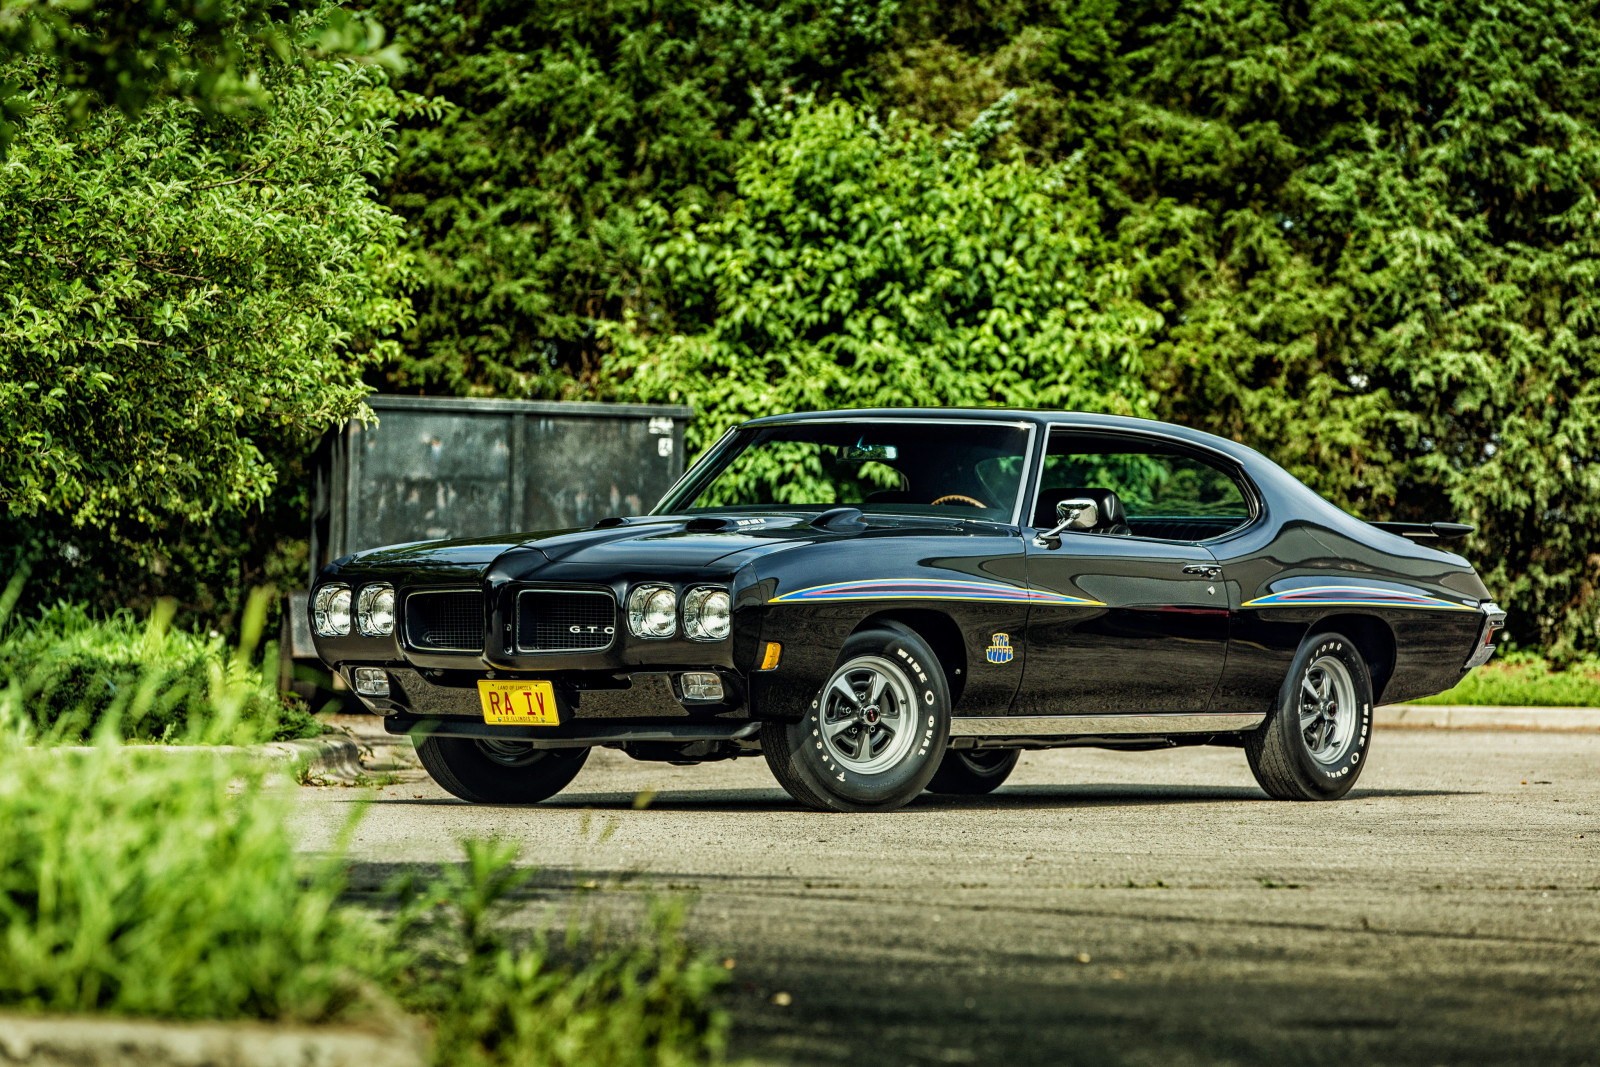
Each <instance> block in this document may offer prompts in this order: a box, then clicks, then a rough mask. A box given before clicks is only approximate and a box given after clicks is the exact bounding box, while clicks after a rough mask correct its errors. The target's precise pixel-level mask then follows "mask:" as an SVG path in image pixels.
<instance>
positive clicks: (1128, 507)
mask: <svg viewBox="0 0 1600 1067" xmlns="http://www.w3.org/2000/svg"><path fill="white" fill-rule="evenodd" d="M1073 496H1083V497H1088V498H1091V499H1096V500H1097V501H1098V502H1100V504H1101V508H1100V510H1101V511H1102V512H1104V513H1106V520H1108V521H1106V520H1103V521H1102V524H1101V527H1097V528H1096V531H1095V532H1098V533H1112V534H1124V535H1132V536H1136V537H1153V538H1159V539H1161V540H1166V541H1204V540H1207V539H1208V538H1212V537H1218V536H1220V535H1222V534H1225V533H1227V532H1228V531H1229V530H1232V529H1236V528H1237V527H1239V526H1242V525H1244V524H1245V523H1246V522H1248V521H1250V506H1249V504H1248V503H1247V501H1246V499H1245V495H1244V492H1243V491H1242V490H1241V489H1240V487H1239V485H1238V483H1237V482H1235V481H1234V479H1233V477H1232V476H1231V475H1229V474H1228V473H1227V472H1226V471H1224V470H1222V469H1221V468H1219V467H1215V466H1212V465H1211V464H1210V463H1207V462H1206V461H1205V460H1202V459H1199V458H1197V457H1195V456H1192V455H1189V454H1187V453H1183V452H1175V451H1165V450H1163V449H1162V447H1161V446H1159V445H1146V444H1144V443H1142V442H1140V443H1133V442H1129V441H1127V440H1125V439H1123V440H1116V439H1097V438H1092V437H1083V436H1079V435H1072V434H1056V435H1053V436H1052V437H1051V438H1050V445H1049V449H1048V451H1047V452H1046V453H1045V459H1044V470H1043V472H1042V476H1041V480H1040V483H1039V499H1038V501H1037V502H1036V505H1035V516H1034V518H1035V522H1034V525H1035V526H1048V525H1052V524H1053V523H1052V521H1051V519H1052V516H1053V514H1054V509H1055V505H1056V503H1057V502H1058V501H1060V500H1064V499H1068V498H1070V497H1073Z"/></svg>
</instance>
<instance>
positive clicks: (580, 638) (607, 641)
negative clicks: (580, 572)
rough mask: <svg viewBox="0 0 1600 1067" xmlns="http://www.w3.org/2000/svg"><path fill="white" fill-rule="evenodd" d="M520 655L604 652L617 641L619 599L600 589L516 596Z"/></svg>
mask: <svg viewBox="0 0 1600 1067" xmlns="http://www.w3.org/2000/svg"><path fill="white" fill-rule="evenodd" d="M516 633H517V651H518V652H519V653H520V652H604V651H605V650H606V649H608V648H610V647H611V646H612V645H613V644H614V643H615V642H616V639H617V598H616V597H615V596H614V595H613V594H612V593H610V592H608V591H605V590H600V589H522V590H519V591H518V592H517V630H516Z"/></svg>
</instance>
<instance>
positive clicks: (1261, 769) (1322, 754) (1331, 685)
mask: <svg viewBox="0 0 1600 1067" xmlns="http://www.w3.org/2000/svg"><path fill="white" fill-rule="evenodd" d="M1371 743H1372V677H1371V675H1370V674H1368V673H1367V663H1366V660H1364V659H1363V658H1362V656H1361V652H1360V651H1359V650H1358V649H1357V648H1356V645H1355V642H1354V641H1351V640H1350V639H1349V638H1348V637H1345V636H1344V635H1343V634H1335V633H1323V634H1313V635H1312V636H1310V637H1308V638H1306V639H1305V641H1304V642H1302V643H1301V645H1300V650H1299V651H1298V652H1296V653H1295V657H1294V661H1293V662H1292V663H1291V664H1290V665H1289V675H1288V677H1287V678H1285V679H1284V683H1283V689H1282V690H1281V691H1280V692H1279V694H1278V703H1277V706H1276V707H1275V708H1273V710H1272V713H1271V714H1270V715H1268V716H1267V721H1266V722H1265V723H1263V724H1262V725H1261V727H1260V728H1259V729H1257V730H1255V731H1254V732H1253V733H1251V734H1250V735H1249V736H1248V737H1247V738H1246V739H1245V755H1246V757H1247V758H1248V759H1249V761H1250V771H1251V773H1252V774H1254V775H1255V776H1256V781H1257V782H1258V783H1259V784H1260V785H1261V788H1262V789H1265V790H1266V791H1267V794H1268V795H1269V796H1272V797H1274V798H1275V799H1278V800H1337V799H1339V798H1340V797H1342V796H1344V795H1345V794H1346V793H1348V792H1350V787H1351V786H1353V785H1355V784H1356V778H1358V777H1359V776H1360V774H1361V768H1362V766H1363V765H1364V764H1365V762H1366V758H1367V749H1368V746H1370V745H1371Z"/></svg>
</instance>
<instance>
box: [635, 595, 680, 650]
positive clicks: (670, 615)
mask: <svg viewBox="0 0 1600 1067" xmlns="http://www.w3.org/2000/svg"><path fill="white" fill-rule="evenodd" d="M661 598H665V600H664V601H663V600H662V599H661ZM652 623H653V625H652ZM628 632H629V633H630V634H632V635H633V636H635V637H638V638H642V639H644V640H647V641H662V640H665V639H666V638H669V637H673V636H675V635H676V634H677V632H678V592H677V590H675V589H673V588H672V587H671V586H670V585H661V584H660V583H658V582H649V583H646V584H644V585H636V586H634V587H633V588H632V589H631V590H629V591H628Z"/></svg>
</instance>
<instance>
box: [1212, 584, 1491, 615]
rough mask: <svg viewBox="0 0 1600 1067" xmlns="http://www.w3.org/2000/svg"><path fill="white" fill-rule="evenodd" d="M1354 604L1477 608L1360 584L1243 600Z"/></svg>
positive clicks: (1253, 603)
mask: <svg viewBox="0 0 1600 1067" xmlns="http://www.w3.org/2000/svg"><path fill="white" fill-rule="evenodd" d="M1347 605H1348V606H1355V607H1367V608H1376V607H1383V608H1430V609H1433V610H1436V611H1477V610H1478V609H1477V608H1475V607H1472V606H1470V605H1467V604H1461V603H1457V602H1454V601H1450V600H1445V599H1443V598H1441V597H1436V596H1429V595H1428V594H1426V593H1414V592H1411V591H1409V590H1398V589H1374V588H1372V587H1371V586H1363V585H1312V586H1305V587H1303V588H1300V589H1285V590H1284V591H1283V592H1281V593H1271V594H1268V595H1267V596H1262V597H1256V598H1255V599H1254V600H1246V601H1245V602H1244V603H1243V604H1242V605H1240V606H1241V607H1246V608H1295V607H1323V606H1335V607H1344V606H1347Z"/></svg>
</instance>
